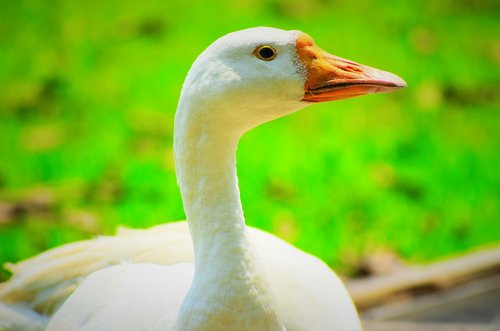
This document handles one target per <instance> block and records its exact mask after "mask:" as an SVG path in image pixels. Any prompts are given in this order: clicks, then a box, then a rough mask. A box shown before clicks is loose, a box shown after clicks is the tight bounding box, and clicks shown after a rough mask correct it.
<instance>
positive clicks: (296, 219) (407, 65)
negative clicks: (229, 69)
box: [0, 0, 500, 277]
mask: <svg viewBox="0 0 500 331" xmlns="http://www.w3.org/2000/svg"><path fill="white" fill-rule="evenodd" d="M0 2H1V10H0V41H1V43H0V262H5V261H18V260H20V259H22V258H26V257H28V256H31V255H33V254H36V253H38V252H40V251H43V250H45V249H47V248H49V247H53V246H56V245H60V244H63V243H66V242H70V241H74V240H78V239H83V238H91V237H94V236H96V235H98V234H103V233H104V234H111V233H113V232H114V230H115V228H116V226H117V225H118V224H123V225H127V226H131V227H148V226H152V225H155V224H159V223H163V222H168V221H173V220H179V219H183V218H184V213H183V210H182V204H181V200H180V194H179V192H178V188H177V185H176V180H175V174H174V168H173V158H172V131H173V117H174V112H175V108H176V103H177V98H178V96H179V93H180V88H181V84H182V82H183V78H184V76H185V74H186V73H187V71H188V69H189V67H190V64H191V63H192V62H193V60H194V59H195V58H196V56H197V55H198V54H199V53H200V52H201V51H203V49H204V48H205V47H207V46H208V45H209V44H210V43H211V42H212V41H213V40H215V39H216V38H218V37H219V36H221V35H224V34H226V33H228V32H231V31H235V30H239V29H242V28H247V27H252V26H260V25H263V26H273V27H279V28H284V29H300V30H303V31H305V32H307V33H309V34H310V35H311V36H313V37H314V38H315V40H316V42H317V43H318V45H320V47H322V48H323V49H325V50H328V51H330V52H332V53H333V54H336V55H339V56H342V57H345V58H349V59H352V60H355V61H358V62H360V63H363V64H367V65H371V66H374V67H377V68H380V69H385V70H389V71H392V72H395V73H397V74H398V75H400V76H401V77H403V78H404V79H405V80H406V81H407V82H408V85H409V88H408V89H405V90H402V91H399V92H397V93H392V94H385V95H370V96H365V97H361V98H355V99H350V100H343V101H338V102H334V103H330V104H324V105H314V106H311V107H309V108H307V109H305V110H304V111H302V112H299V113H296V114H294V115H292V116H289V117H287V118H283V119H279V120H277V121H274V122H272V123H269V124H266V125H264V126H262V127H259V128H257V129H255V130H254V131H252V132H251V133H249V134H247V135H246V136H245V137H244V138H243V139H242V142H241V145H240V149H239V153H238V164H239V169H238V171H239V175H240V186H241V191H242V199H243V205H244V209H245V213H246V217H247V222H248V223H249V224H251V225H254V226H257V227H260V228H263V229H265V230H268V231H271V232H273V233H276V234H277V235H279V236H280V237H282V238H284V239H286V240H287V241H289V242H291V243H293V244H295V245H296V246H298V247H300V248H302V249H304V250H306V251H308V252H311V253H312V254H315V255H317V256H319V257H321V258H322V259H324V260H325V261H326V262H327V263H328V264H330V265H331V266H333V267H335V268H337V269H339V270H340V271H341V272H342V273H344V274H348V275H356V274H360V273H362V272H363V270H362V269H363V264H364V263H365V261H366V259H369V257H370V256H371V255H373V254H375V253H376V252H379V251H380V252H389V253H390V254H393V255H395V256H398V257H400V258H401V259H403V260H405V261H408V262H410V263H422V262H428V261H432V260H435V259H439V258H443V257H446V256H449V255H453V254H459V253H460V252H464V251H466V250H468V249H471V248H473V247H477V246H481V245H491V244H495V243H496V244H498V243H499V241H500V227H499V221H500V171H499V163H500V153H499V151H500V134H499V132H500V116H499V105H500V93H499V84H500V75H499V74H500V39H499V34H498V32H499V31H500V24H499V19H498V13H499V12H500V2H499V1H497V0H455V1H451V0H443V1H433V0H425V1H409V0H408V1H377V0H360V1H338V0H307V1H306V0H302V1H297V0H295V1H284V0H242V1H234V0H224V1H217V2H214V1H208V0H205V1H196V0H195V1H187V2H185V3H182V2H174V1H168V0H153V1H151V0H144V1H136V2H133V1H117V0H107V1H95V0H88V1H63V0H59V1H56V0H54V1H40V0H38V1H8V0H2V1H0ZM1 277H6V274H3V275H2V276H1Z"/></svg>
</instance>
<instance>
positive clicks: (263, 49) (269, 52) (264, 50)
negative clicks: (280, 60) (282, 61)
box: [254, 46, 276, 61]
mask: <svg viewBox="0 0 500 331" xmlns="http://www.w3.org/2000/svg"><path fill="white" fill-rule="evenodd" d="M254 54H255V56H257V57H258V58H259V59H261V60H264V61H271V60H273V59H274V58H275V57H276V50H275V49H274V48H273V47H271V46H259V47H257V48H256V49H255V51H254Z"/></svg>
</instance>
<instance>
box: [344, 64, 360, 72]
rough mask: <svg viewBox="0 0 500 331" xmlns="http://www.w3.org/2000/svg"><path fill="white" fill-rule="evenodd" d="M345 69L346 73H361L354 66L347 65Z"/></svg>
mask: <svg viewBox="0 0 500 331" xmlns="http://www.w3.org/2000/svg"><path fill="white" fill-rule="evenodd" d="M345 69H346V71H350V72H361V69H360V68H358V67H355V66H352V65H347V66H346V67H345Z"/></svg>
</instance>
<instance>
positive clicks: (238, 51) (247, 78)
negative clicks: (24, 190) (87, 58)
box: [0, 28, 405, 331]
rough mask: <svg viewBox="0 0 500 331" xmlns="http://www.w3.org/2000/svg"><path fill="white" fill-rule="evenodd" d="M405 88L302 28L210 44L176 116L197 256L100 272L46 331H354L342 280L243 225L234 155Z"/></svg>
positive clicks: (179, 165) (253, 32)
mask: <svg viewBox="0 0 500 331" xmlns="http://www.w3.org/2000/svg"><path fill="white" fill-rule="evenodd" d="M404 86H405V83H404V82H403V81H402V80H401V79H400V78H399V77H397V76H395V75H393V74H390V73H387V72H383V71H379V70H376V69H373V68H369V67H366V66H362V65H359V64H357V63H355V62H351V61H348V60H344V59H341V58H338V57H335V56H332V55H330V54H327V53H325V52H323V51H322V50H321V49H319V48H317V46H315V44H314V42H313V41H312V39H311V38H310V37H309V36H307V35H305V34H303V33H301V32H299V31H283V30H278V29H271V28H254V29H248V30H243V31H239V32H235V33H231V34H229V35H226V36H224V37H222V38H220V39H219V40H217V41H216V42H214V43H213V44H212V45H211V46H210V47H209V48H207V50H205V51H204V52H203V53H202V54H201V55H200V56H199V57H198V59H197V60H196V61H195V63H194V64H193V66H192V68H191V70H190V72H189V74H188V76H187V78H186V81H185V83H184V86H183V90H182V93H181V97H180V101H179V105H178V109H177V113H176V119H175V135H174V153H175V159H176V170H177V176H178V182H179V186H180V189H181V195H182V198H183V203H184V208H185V211H186V216H187V220H188V226H189V233H190V235H191V238H192V243H193V248H192V255H191V254H190V253H191V252H188V253H186V251H188V250H189V249H187V250H185V249H181V251H182V252H180V254H179V255H180V256H181V257H180V258H179V259H178V260H177V261H175V258H172V259H171V260H172V261H163V262H161V263H160V264H158V263H157V262H158V261H152V262H153V263H134V262H141V259H140V258H139V259H131V260H133V261H131V263H123V264H120V265H114V266H109V267H105V268H102V269H100V268H98V267H96V268H95V269H100V270H97V271H95V272H94V273H92V274H90V275H89V276H88V277H86V278H85V279H84V281H83V282H82V284H81V285H80V286H79V287H78V288H77V289H76V291H75V292H74V293H73V294H71V295H70V297H69V298H68V299H67V300H66V301H65V302H64V303H63V304H62V307H61V308H60V309H59V310H57V312H56V313H55V315H54V317H53V318H52V320H51V321H50V323H49V325H48V327H47V330H49V331H50V330H141V329H142V330H242V331H244V330H283V329H285V328H286V330H289V331H290V330H345V331H348V330H349V331H356V330H361V327H360V324H359V320H358V318H357V314H356V310H355V308H354V306H353V305H352V302H351V300H350V298H349V296H348V294H347V292H346V291H345V289H344V287H343V286H342V283H341V282H340V281H339V279H338V278H337V277H336V276H335V274H334V273H333V272H331V271H330V270H329V269H328V268H327V267H326V266H325V265H324V264H323V263H322V262H321V261H319V260H317V259H316V258H314V257H312V256H310V255H308V254H305V253H303V252H301V251H299V250H297V249H295V248H293V247H291V246H290V245H288V244H286V243H284V242H282V241H281V240H279V239H278V238H276V237H274V236H272V235H269V234H265V233H262V232H260V231H258V230H255V229H254V230H249V229H248V228H247V227H246V226H245V220H244V217H243V211H242V207H241V202H240V199H239V189H238V184H237V177H236V159H235V155H236V148H237V145H238V141H239V139H240V137H241V136H242V135H243V134H244V133H245V132H246V131H248V130H250V129H251V128H253V127H255V126H257V125H259V124H261V123H264V122H267V121H270V120H272V119H274V118H277V117H281V116H284V115H287V114H289V113H292V112H294V111H297V110H299V109H301V108H304V107H305V106H306V105H308V104H310V103H313V102H322V101H330V100H336V99H341V98H346V97H352V96H357V95H362V94H367V93H375V92H389V91H392V90H396V89H398V88H401V87H404ZM177 226H179V225H177ZM155 231H156V230H155ZM146 232H147V231H146ZM151 232H154V231H151ZM181 232H182V231H180V232H179V233H181ZM155 233H156V232H155ZM157 233H158V234H157V235H151V233H149V235H151V236H150V238H153V239H154V238H158V240H161V239H159V238H163V239H164V240H165V241H164V243H163V244H162V245H159V246H162V247H163V248H159V249H164V248H165V245H167V246H168V244H165V242H166V240H167V239H168V236H167V235H164V234H162V231H161V230H158V232H157ZM182 233H184V234H187V231H186V230H184V232H182ZM144 236H146V234H144ZM155 236H158V237H155ZM139 237H141V235H129V236H127V235H125V236H122V237H121V238H120V237H117V238H114V239H110V238H107V239H108V240H110V241H112V240H115V243H116V242H117V241H116V240H119V239H123V240H125V239H130V240H137V239H139ZM131 238H132V239H131ZM141 238H143V237H141ZM181 240H182V241H183V242H184V243H185V242H189V239H181ZM153 241H154V240H151V243H152V242H153ZM87 244H89V242H87ZM81 245H82V246H85V244H81ZM146 246H147V245H146ZM181 247H182V246H181ZM169 248H172V250H171V252H172V256H175V255H176V253H175V252H176V250H175V247H169ZM128 249H129V250H130V252H131V253H130V255H132V256H133V255H134V253H133V249H131V248H128ZM146 250H147V249H146ZM56 251H57V250H56ZM56 251H54V252H52V254H55V255H57V254H56V253H55V252H56ZM162 254H166V253H165V252H164V253H162ZM168 254H170V252H169V253H168ZM62 255H64V254H62ZM126 255H127V254H125V256H126ZM159 255H161V254H159ZM146 256H147V255H146ZM148 257H149V258H151V256H148ZM193 257H194V263H191V264H190V263H182V262H189V261H188V260H190V259H191V258H193ZM98 260H99V258H98ZM102 260H104V263H103V264H104V265H106V264H108V263H109V264H112V263H111V262H110V261H106V259H101V260H100V262H102ZM143 260H146V259H143ZM152 260H154V258H153V259H152ZM33 263H34V262H32V265H33ZM115 263H116V262H115ZM90 271H91V270H87V271H84V272H82V273H81V274H83V276H85V275H86V274H87V272H90ZM25 274H29V272H25ZM76 274H78V272H76ZM73 277H74V276H73ZM63 278H64V277H63ZM70 278H71V277H70ZM15 279H16V277H14V278H13V280H15ZM18 279H19V278H18ZM21 282H22V281H21ZM7 288H9V285H8V284H7V286H4V289H0V298H2V297H3V296H4V295H2V291H4V293H8V292H9V291H5V289H7ZM10 289H11V292H10V293H13V292H12V289H13V287H10ZM49 292H50V291H49ZM62 293H63V295H61V296H59V298H64V297H65V296H66V294H67V293H66V292H64V291H62ZM5 296H6V297H7V296H8V295H5ZM55 297H57V295H55ZM56 301H57V300H56ZM61 301H62V300H61ZM1 312H2V310H1V307H0V316H1Z"/></svg>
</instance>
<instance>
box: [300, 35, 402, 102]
mask: <svg viewBox="0 0 500 331" xmlns="http://www.w3.org/2000/svg"><path fill="white" fill-rule="evenodd" d="M296 47H297V54H298V55H299V58H300V60H301V61H302V63H303V64H304V66H305V68H306V70H307V80H306V82H305V84H304V98H303V99H302V100H303V101H309V102H324V101H332V100H339V99H345V98H352V97H356V96H358V95H363V94H369V93H381V92H392V91H396V90H399V89H401V88H403V87H406V83H405V81H404V80H403V79H401V78H400V77H398V76H396V75H394V74H392V73H390V72H387V71H382V70H378V69H375V68H371V67H368V66H365V65H362V64H359V63H356V62H352V61H349V60H346V59H342V58H340V57H337V56H334V55H331V54H328V53H327V52H325V51H323V50H322V49H321V48H319V47H318V46H316V45H315V44H314V41H313V40H312V39H311V37H309V36H308V35H306V34H304V33H301V34H300V35H299V37H298V38H297V44H296Z"/></svg>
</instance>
